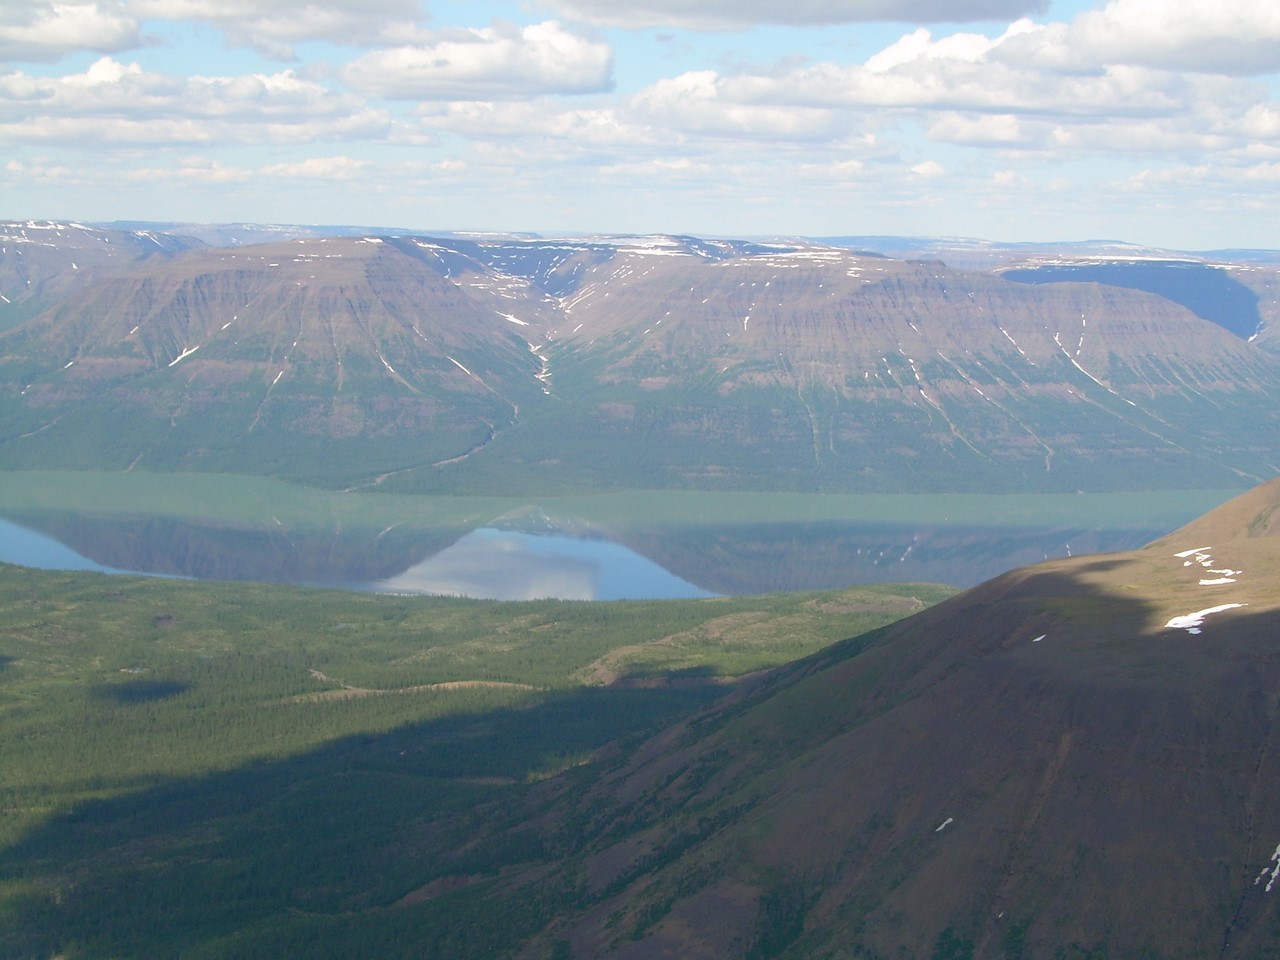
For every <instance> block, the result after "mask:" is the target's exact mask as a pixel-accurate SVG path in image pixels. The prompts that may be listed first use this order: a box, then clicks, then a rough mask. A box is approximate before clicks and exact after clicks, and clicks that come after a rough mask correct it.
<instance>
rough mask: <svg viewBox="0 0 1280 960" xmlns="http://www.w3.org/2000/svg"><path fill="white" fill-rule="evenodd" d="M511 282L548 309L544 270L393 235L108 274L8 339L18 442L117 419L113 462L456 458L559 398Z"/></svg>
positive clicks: (224, 464) (353, 463)
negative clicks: (541, 280) (472, 260)
mask: <svg viewBox="0 0 1280 960" xmlns="http://www.w3.org/2000/svg"><path fill="white" fill-rule="evenodd" d="M512 285H515V286H516V287H517V288H518V292H517V293H516V294H515V295H514V296H515V297H516V298H518V299H519V300H520V304H521V307H520V309H521V310H522V311H523V312H526V313H527V314H528V315H530V316H533V317H536V316H537V315H538V311H539V310H541V309H544V307H543V304H542V302H541V300H540V299H539V298H538V297H536V296H532V297H530V296H525V294H526V289H525V288H527V284H523V283H521V282H520V281H517V280H515V279H514V278H511V279H510V280H509V281H508V282H507V284H506V286H505V287H503V286H502V285H499V284H496V283H495V282H494V278H493V277H492V276H490V275H489V274H488V273H487V272H486V271H485V269H484V268H483V267H482V266H476V265H472V264H469V263H467V262H466V261H465V259H464V258H460V257H457V256H456V255H455V254H454V253H453V252H452V251H444V250H442V249H441V248H438V247H436V246H435V245H433V244H431V243H429V242H427V241H404V242H395V241H391V240H386V241H384V240H382V239H379V238H348V239H331V240H315V241H302V242H293V243H286V244H277V245H267V246H256V247H251V248H244V249H235V250H227V249H217V250H204V251H199V252H196V253H190V254H187V255H185V256H182V257H178V258H174V259H170V260H167V261H165V262H163V263H160V264H157V265H155V266H153V267H149V268H148V269H146V270H134V271H122V272H119V273H116V274H113V275H110V276H104V277H102V278H101V279H99V281H98V282H96V283H95V284H94V285H93V286H92V287H91V288H89V289H87V290H83V291H81V292H80V293H79V294H78V295H77V296H74V297H71V298H68V299H67V300H66V301H64V302H63V303H61V304H59V305H58V306H57V307H56V308H54V309H52V310H49V311H47V312H46V313H45V314H43V315H42V316H40V317H38V318H36V319H35V320H33V321H31V322H29V323H27V324H26V325H24V326H23V327H21V328H20V329H18V330H15V331H12V332H11V333H10V334H9V335H8V337H6V338H5V340H4V343H3V347H4V353H5V356H4V365H5V366H6V367H7V368H9V370H11V371H16V372H19V373H21V374H22V375H23V378H25V379H27V380H28V382H27V383H25V384H24V385H23V386H22V388H21V392H20V397H21V411H22V419H23V420H25V424H26V430H25V431H23V434H24V435H22V436H18V437H11V438H10V442H11V444H12V445H13V446H16V447H18V448H22V447H24V446H26V447H27V448H28V449H31V448H34V449H35V450H36V451H37V452H36V453H34V454H32V456H33V457H35V458H37V459H41V458H43V459H45V460H47V459H48V458H58V457H59V456H61V457H63V458H64V459H65V458H67V457H71V458H74V457H76V454H75V453H74V449H75V447H76V444H74V443H68V440H69V439H71V438H72V437H73V436H74V435H83V434H84V433H86V432H93V433H101V432H102V431H103V430H106V429H110V428H114V429H111V433H112V434H113V436H114V438H115V439H116V445H115V447H114V448H113V449H112V450H110V451H99V452H98V453H97V456H101V457H106V458H108V459H107V462H106V463H104V464H102V465H104V466H109V467H117V468H119V467H131V466H140V467H146V468H159V469H164V468H174V467H177V468H182V469H191V468H208V469H215V470H216V469H223V470H235V469H237V468H240V469H243V470H247V471H249V472H268V473H276V472H278V473H285V474H291V473H293V474H305V475H310V476H316V475H317V474H319V475H320V476H323V475H326V474H327V475H328V476H329V477H330V478H331V479H330V482H334V481H337V480H343V479H355V478H367V479H372V477H371V474H372V475H373V476H376V475H377V474H379V473H381V472H383V471H384V470H387V469H394V468H395V467H396V466H398V465H401V464H403V463H404V462H406V461H407V462H410V463H422V462H424V461H426V462H431V461H433V460H444V459H448V458H449V457H451V456H455V455H458V454H460V453H464V452H465V451H466V450H467V449H469V448H470V447H472V446H475V445H478V444H481V443H483V442H485V441H486V438H488V437H490V436H491V435H492V434H493V433H495V432H496V431H498V430H499V429H502V428H504V427H506V426H507V425H509V424H510V423H512V422H513V421H514V420H515V419H516V418H517V416H518V412H519V407H520V404H521V403H524V402H527V401H528V400H529V399H531V398H533V397H535V396H537V397H542V396H543V392H542V389H541V385H540V383H539V381H538V380H537V374H538V373H539V372H540V369H541V366H540V361H539V360H538V359H537V357H536V356H534V355H533V353H532V352H531V349H530V345H529V343H528V341H527V340H526V339H525V338H523V337H521V336H520V335H519V334H518V333H516V332H515V331H516V330H517V329H519V325H518V324H517V323H515V322H514V321H512V320H510V319H507V318H505V317H503V316H502V315H500V314H499V313H498V312H496V310H495V305H496V304H498V303H502V304H505V303H507V301H508V300H509V299H511V298H512V296H513V295H512V294H511V293H510V290H509V289H508V288H509V287H511V286H512ZM504 294H505V295H506V296H505V297H504ZM528 322H529V321H523V323H525V324H527V323H528ZM10 376H13V374H12V373H11V374H10ZM108 425H109V426H108ZM60 444H61V445H66V446H67V447H68V448H69V449H66V450H64V451H62V452H61V453H59V452H58V447H59V445H60ZM335 456H336V457H338V458H344V456H345V458H349V460H350V462H347V463H345V464H344V463H336V462H334V458H335ZM326 461H327V462H328V463H327V465H326ZM55 462H56V459H55ZM67 465H73V464H72V463H68V464H67ZM317 468H318V469H317Z"/></svg>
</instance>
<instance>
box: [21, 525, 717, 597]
mask: <svg viewBox="0 0 1280 960" xmlns="http://www.w3.org/2000/svg"><path fill="white" fill-rule="evenodd" d="M0 561H2V562H5V563H14V564H19V565H21V566H26V567H36V568H39V569H45V570H92V571H97V572H100V573H127V572H139V571H131V570H126V569H122V568H120V567H114V566H109V565H107V564H103V563H99V562H97V561H96V560H92V559H90V558H88V557H86V556H84V555H83V554H80V553H77V552H76V551H75V550H73V549H71V548H70V547H68V546H66V545H64V544H62V543H60V542H59V541H57V540H55V539H54V538H53V537H50V536H47V535H46V534H43V533H40V532H38V531H36V530H32V529H29V528H27V527H24V526H20V525H18V524H16V523H11V522H9V521H7V520H0ZM171 561H172V558H166V559H165V560H164V561H163V562H162V563H161V564H160V569H158V570H156V569H153V570H149V571H147V570H142V571H140V572H146V573H150V574H152V575H163V576H172V575H173V573H172V572H170V571H171V570H172V566H173V564H172V562H171ZM140 566H142V565H140ZM335 572H336V573H337V574H338V576H337V577H336V578H334V579H329V578H320V579H311V580H307V581H305V582H307V583H309V584H310V585H312V586H326V587H342V588H346V589H352V590H359V591H363V592H371V593H416V594H444V595H450V596H463V597H476V598H481V599H489V600H536V599H544V598H554V599H559V600H623V599H628V600H660V599H663V600H665V599H679V598H693V597H710V596H715V594H714V593H713V592H712V591H709V590H704V589H702V588H701V587H697V586H694V585H693V584H692V583H689V582H688V581H686V580H682V579H681V578H679V577H677V576H675V575H674V574H672V573H669V572H668V571H666V570H664V569H663V568H662V567H660V566H658V565H657V564H656V563H654V562H653V561H651V560H648V559H646V558H645V557H642V556H641V555H640V554H638V553H636V552H635V551H634V550H629V549H627V548H626V547H624V546H621V545H619V544H614V543H609V542H607V541H604V540H589V539H581V538H575V537H566V536H552V535H533V534H527V533H518V532H514V531H507V530H494V529H491V528H483V529H479V530H473V531H472V532H470V533H468V534H467V535H465V536H464V537H462V538H461V539H459V540H458V541H457V542H456V543H454V544H452V545H451V546H449V547H446V548H445V549H444V550H442V551H440V552H439V553H437V554H435V555H434V556H431V557H429V558H427V559H426V560H423V561H421V562H419V563H416V564H414V565H413V566H411V567H409V568H408V569H407V570H405V571H404V572H402V573H398V574H396V575H394V576H390V577H385V578H381V579H376V580H369V581H352V580H347V579H344V578H343V577H342V575H341V574H342V573H343V572H345V571H335ZM232 579H236V578H234V577H233V578H232ZM251 579H256V578H251ZM286 579H288V578H286Z"/></svg>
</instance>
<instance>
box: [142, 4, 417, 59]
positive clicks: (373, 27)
mask: <svg viewBox="0 0 1280 960" xmlns="http://www.w3.org/2000/svg"><path fill="white" fill-rule="evenodd" d="M128 2H129V9H130V10H131V11H132V12H133V13H134V14H135V15H137V16H139V17H147V18H152V19H156V20H170V21H196V22H201V23H208V24H211V25H213V26H215V27H217V28H219V29H220V30H222V31H223V33H224V34H225V35H226V38H227V42H228V43H230V44H231V45H233V46H245V47H252V48H253V49H255V50H257V51H258V52H259V53H262V54H263V55H264V56H268V57H273V58H276V59H293V56H294V51H293V47H292V44H295V43H298V42H301V41H305V40H328V41H331V42H333V43H341V44H361V45H365V44H376V43H385V42H398V41H402V40H405V39H407V38H409V37H411V36H414V35H416V34H417V33H418V32H419V29H420V28H419V24H420V23H421V21H422V19H423V17H424V13H423V10H422V2H421V0H301V2H300V0H128Z"/></svg>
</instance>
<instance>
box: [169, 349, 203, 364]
mask: <svg viewBox="0 0 1280 960" xmlns="http://www.w3.org/2000/svg"><path fill="white" fill-rule="evenodd" d="M199 349H200V345H199V344H196V345H195V346H194V347H187V349H185V350H183V351H182V352H181V353H180V354H178V355H177V356H176V357H174V358H173V359H172V360H171V361H169V366H171V367H172V366H173V365H174V364H176V363H179V362H181V361H183V360H185V359H187V357H189V356H191V355H192V354H193V353H195V352H196V351H197V350H199Z"/></svg>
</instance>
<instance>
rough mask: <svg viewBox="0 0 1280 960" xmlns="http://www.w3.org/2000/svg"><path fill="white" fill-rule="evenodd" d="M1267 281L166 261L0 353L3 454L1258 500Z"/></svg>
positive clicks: (661, 244) (383, 252) (1276, 391)
mask: <svg viewBox="0 0 1280 960" xmlns="http://www.w3.org/2000/svg"><path fill="white" fill-rule="evenodd" d="M50 235H51V236H56V235H57V234H56V231H54V232H53V233H51V234H50ZM77 236H78V235H77ZM66 242H67V243H70V242H71V239H70V238H68V239H67V241H66ZM77 242H79V241H78V240H77ZM99 246H105V244H99ZM11 259H12V258H11ZM64 259H69V255H68V256H67V257H64ZM1268 271H1269V272H1268ZM72 272H78V271H72ZM1221 272H1222V271H1221V270H1220V269H1219V268H1218V267H1216V266H1208V265H1206V266H1203V269H1202V271H1201V273H1203V274H1204V275H1205V276H1208V277H1211V278H1213V279H1214V280H1219V279H1221V277H1220V276H1219V274H1221ZM1274 273H1275V271H1274V270H1270V268H1263V267H1255V268H1253V273H1250V274H1248V275H1247V276H1249V277H1253V279H1251V280H1250V281H1249V282H1250V283H1252V284H1253V287H1249V288H1248V290H1253V291H1255V292H1254V293H1249V294H1248V296H1246V297H1245V299H1246V300H1248V298H1249V297H1253V301H1251V303H1253V304H1254V305H1255V306H1256V309H1255V310H1254V313H1253V315H1252V319H1251V320H1246V325H1245V326H1244V327H1238V326H1233V325H1232V324H1231V323H1227V324H1225V325H1224V323H1222V322H1217V321H1215V320H1213V319H1206V318H1205V317H1204V316H1198V315H1197V314H1196V313H1195V312H1193V310H1192V309H1189V308H1188V306H1187V305H1185V304H1184V303H1182V302H1175V299H1171V298H1170V297H1167V296H1161V295H1159V294H1157V293H1153V292H1151V291H1150V290H1149V289H1131V288H1127V287H1125V286H1122V285H1117V284H1115V283H1096V282H1059V283H1046V284H1036V285H1029V284H1025V283H1017V282H1013V281H1010V280H1006V279H1003V278H1001V277H999V276H996V275H994V274H990V273H984V272H975V271H960V270H954V269H950V268H947V267H945V266H944V265H942V264H941V263H940V262H937V261H904V260H892V259H888V258H885V257H882V256H878V255H873V254H865V253H857V252H854V251H851V250H847V249H841V248H837V247H828V246H820V245H815V244H809V243H802V242H795V243H786V244H782V243H779V244H758V243H747V242H739V241H734V242H729V241H706V240H700V239H697V238H692V237H648V238H643V237H621V238H591V239H583V240H557V241H552V240H545V239H535V238H511V237H506V238H493V237H491V238H485V237H477V238H470V239H468V238H460V237H453V238H447V239H446V238H437V239H427V238H413V237H398V238H397V237H329V238H323V237H311V238H301V239H298V240H294V241H290V242H286V243H274V244H262V245H254V246H243V247H235V248H220V249H219V248H198V249H190V250H174V251H170V252H160V253H159V254H158V255H157V256H153V257H149V258H146V259H143V260H136V259H134V260H128V261H127V262H121V263H120V264H119V265H118V266H116V267H112V268H111V269H107V268H106V267H103V268H101V269H98V270H97V272H95V274H94V279H93V282H92V283H77V284H75V285H73V286H71V287H68V288H67V289H66V290H65V291H63V295H61V296H60V297H59V298H57V300H56V302H54V303H51V304H50V303H46V304H45V307H44V309H42V310H41V311H40V312H39V313H38V315H36V316H33V317H32V318H31V319H29V320H27V321H26V322H24V323H21V324H18V325H16V326H14V327H13V328H12V329H10V330H8V331H7V332H5V333H0V413H3V423H4V428H3V430H0V466H3V467H6V468H18V467H20V468H48V467H71V468H94V469H104V468H105V469H130V468H133V469H149V470H200V471H208V472H242V473H259V474H268V475H272V476H278V477H283V478H288V479H291V480H295V481H301V482H308V483H315V484H323V485H326V486H331V487H338V488H345V487H348V486H361V485H369V484H378V485H380V486H382V487H383V488H385V489H393V490H398V491H402V492H425V491H433V492H470V493H474V492H485V493H504V494H505V493H519V494H524V493H554V492H558V491H564V490H602V489H615V488H619V487H629V488H636V487H644V488H653V489H669V488H673V487H683V488H719V489H756V490H769V489H771V490H829V491H855V492H858V491H893V492H901V491H904V490H906V491H913V492H932V491H938V490H957V489H966V490H981V491H990V490H1032V489H1034V490H1052V491H1059V490H1060V491H1075V490H1108V489H1152V488H1165V489H1177V488H1200V489H1203V488H1213V487H1235V488H1239V487H1240V486H1242V485H1247V484H1252V483H1255V482H1257V481H1258V480H1260V479H1261V478H1263V477H1265V476H1270V475H1271V474H1273V473H1274V472H1275V471H1276V469H1280V464H1277V463H1276V457H1275V452H1274V449H1273V445H1272V444H1271V443H1270V438H1271V437H1273V436H1275V435H1276V431H1277V428H1278V427H1280V424H1278V423H1277V417H1280V413H1278V412H1277V411H1280V403H1278V402H1277V401H1280V353H1277V351H1275V350H1274V349H1273V347H1272V338H1271V337H1269V336H1267V335H1265V333H1266V331H1265V329H1264V333H1263V335H1256V336H1254V335H1251V336H1244V335H1241V334H1242V332H1249V331H1255V330H1256V329H1257V328H1258V325H1259V323H1261V324H1263V326H1264V328H1265V325H1266V322H1267V319H1268V318H1270V317H1272V315H1273V314H1274V311H1275V305H1274V302H1273V301H1274V287H1275V284H1274V279H1275V277H1274ZM1239 276H1246V275H1245V274H1240V275H1239ZM1243 283H1244V281H1243V280H1240V279H1239V278H1238V277H1237V278H1236V279H1231V280H1230V284H1232V285H1234V286H1232V287H1231V289H1237V288H1239V289H1242V290H1243V289H1245V287H1244V286H1243ZM1147 286H1148V287H1150V286H1151V285H1150V284H1148V285H1147ZM1159 289H1165V288H1163V287H1161V288H1159ZM1256 291H1261V293H1257V292H1256ZM1268 291H1269V292H1268ZM1264 294H1265V296H1264ZM1183 299H1186V298H1183ZM1264 301H1265V302H1264ZM42 302H43V301H42ZM1193 305H1194V304H1193ZM1201 312H1202V313H1203V312H1204V311H1203V310H1202V311H1201Z"/></svg>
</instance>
